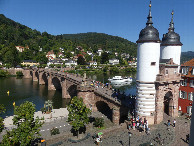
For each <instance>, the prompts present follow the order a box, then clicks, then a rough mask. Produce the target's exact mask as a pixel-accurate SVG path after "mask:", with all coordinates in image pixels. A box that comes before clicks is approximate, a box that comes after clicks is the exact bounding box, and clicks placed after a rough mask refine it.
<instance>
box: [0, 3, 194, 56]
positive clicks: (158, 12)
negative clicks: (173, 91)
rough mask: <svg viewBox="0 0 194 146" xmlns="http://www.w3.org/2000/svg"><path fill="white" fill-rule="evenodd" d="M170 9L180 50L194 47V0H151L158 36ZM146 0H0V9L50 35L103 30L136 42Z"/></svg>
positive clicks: (146, 8)
mask: <svg viewBox="0 0 194 146" xmlns="http://www.w3.org/2000/svg"><path fill="white" fill-rule="evenodd" d="M172 10H174V23H175V24H174V25H175V32H176V33H178V34H179V35H180V37H181V42H182V43H183V46H182V51H184V52H185V51H194V46H193V41H194V1H193V0H152V17H153V23H154V24H153V26H154V27H155V28H157V29H158V31H159V34H160V39H162V36H163V34H164V33H167V31H168V27H169V23H170V20H171V11H172ZM148 11H149V0H0V13H1V14H4V15H5V16H6V17H8V18H10V19H12V20H14V21H16V22H19V23H21V24H23V25H26V26H28V27H30V28H32V29H36V30H38V31H40V32H44V31H46V32H48V33H49V34H53V35H60V34H75V33H86V32H98V33H106V34H109V35H114V36H119V37H122V38H125V39H127V40H129V41H132V42H136V41H137V40H138V37H139V32H140V31H141V29H143V28H144V27H145V25H146V21H147V16H148Z"/></svg>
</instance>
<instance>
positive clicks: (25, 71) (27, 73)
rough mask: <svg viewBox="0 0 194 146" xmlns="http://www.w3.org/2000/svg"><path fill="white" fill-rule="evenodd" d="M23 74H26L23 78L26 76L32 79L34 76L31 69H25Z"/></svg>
mask: <svg viewBox="0 0 194 146" xmlns="http://www.w3.org/2000/svg"><path fill="white" fill-rule="evenodd" d="M23 75H24V77H23V78H25V79H31V78H32V76H31V74H30V70H23Z"/></svg>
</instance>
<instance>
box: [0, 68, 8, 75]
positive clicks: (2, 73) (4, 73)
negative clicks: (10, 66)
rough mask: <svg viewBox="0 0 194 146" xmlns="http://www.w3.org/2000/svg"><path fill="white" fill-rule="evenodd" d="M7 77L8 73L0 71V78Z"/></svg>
mask: <svg viewBox="0 0 194 146" xmlns="http://www.w3.org/2000/svg"><path fill="white" fill-rule="evenodd" d="M8 75H9V72H8V71H5V70H0V77H6V76H8Z"/></svg>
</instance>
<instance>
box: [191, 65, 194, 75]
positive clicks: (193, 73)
mask: <svg viewBox="0 0 194 146" xmlns="http://www.w3.org/2000/svg"><path fill="white" fill-rule="evenodd" d="M191 74H192V75H194V67H193V68H192V71H191Z"/></svg>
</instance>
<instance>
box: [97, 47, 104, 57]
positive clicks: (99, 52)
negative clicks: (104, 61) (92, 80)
mask: <svg viewBox="0 0 194 146" xmlns="http://www.w3.org/2000/svg"><path fill="white" fill-rule="evenodd" d="M102 52H103V50H102V49H101V48H98V51H97V53H98V56H101V55H102Z"/></svg>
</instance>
